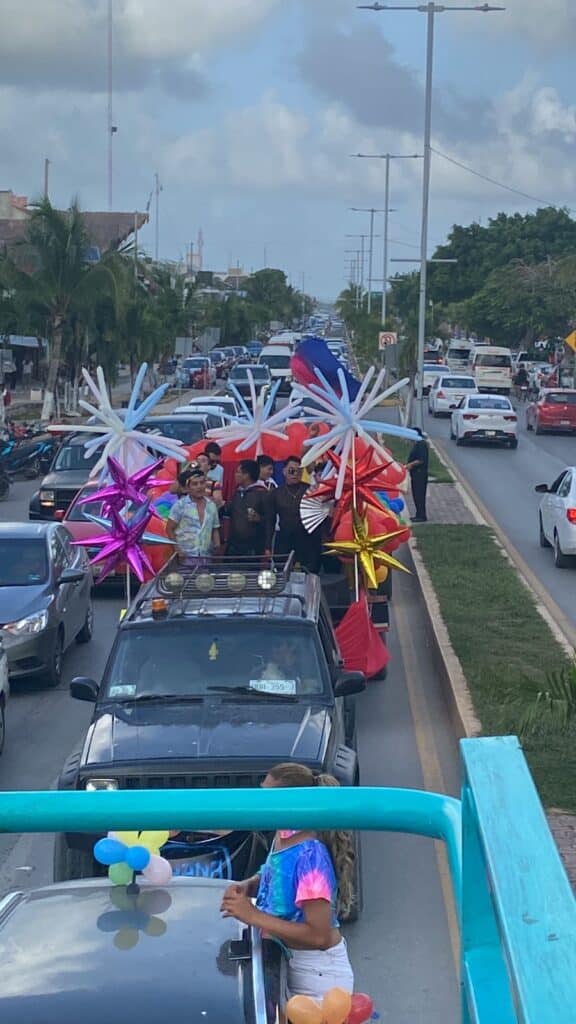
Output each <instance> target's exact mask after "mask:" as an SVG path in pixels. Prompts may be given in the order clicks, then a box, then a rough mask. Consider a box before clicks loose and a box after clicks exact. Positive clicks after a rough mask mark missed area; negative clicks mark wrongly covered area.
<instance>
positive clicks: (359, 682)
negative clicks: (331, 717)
mask: <svg viewBox="0 0 576 1024" xmlns="http://www.w3.org/2000/svg"><path fill="white" fill-rule="evenodd" d="M365 689H366V676H365V675H364V673H363V672H341V673H340V674H339V676H338V678H337V680H336V682H335V684H334V696H335V697H351V696H352V695H353V694H355V693H363V692H364V690H365Z"/></svg>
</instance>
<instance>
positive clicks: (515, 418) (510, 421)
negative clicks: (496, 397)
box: [504, 416, 518, 423]
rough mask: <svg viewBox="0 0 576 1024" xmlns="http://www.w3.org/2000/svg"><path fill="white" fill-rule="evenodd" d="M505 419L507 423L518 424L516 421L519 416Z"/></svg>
mask: <svg viewBox="0 0 576 1024" xmlns="http://www.w3.org/2000/svg"><path fill="white" fill-rule="evenodd" d="M504 419H505V420H506V422H507V423H516V420H517V419H518V417H517V416H505V417H504Z"/></svg>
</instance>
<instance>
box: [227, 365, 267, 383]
mask: <svg viewBox="0 0 576 1024" xmlns="http://www.w3.org/2000/svg"><path fill="white" fill-rule="evenodd" d="M249 370H250V373H251V374H252V376H253V377H254V380H256V381H261V382H265V381H268V380H270V372H269V370H268V367H267V366H236V367H235V368H234V369H233V370H232V373H231V374H230V380H248V371H249Z"/></svg>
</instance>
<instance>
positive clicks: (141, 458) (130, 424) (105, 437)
mask: <svg viewBox="0 0 576 1024" xmlns="http://www.w3.org/2000/svg"><path fill="white" fill-rule="evenodd" d="M147 369H148V364H147V363H143V364H142V366H141V367H140V369H139V371H138V374H137V376H136V380H135V381H134V387H133V389H132V394H131V395H130V400H129V402H128V407H127V409H126V411H125V413H124V412H123V414H122V415H120V413H119V412H118V411H117V410H115V409H113V408H112V403H111V401H110V395H109V393H108V387H107V384H106V379H105V377H104V371H103V369H102V367H101V366H99V367H98V368H97V370H96V379H97V381H98V383H97V384H96V382H95V381H94V380H93V379H92V377H91V376H90V374H89V373H88V370H85V369H83V370H82V376H83V377H84V380H85V381H86V384H87V385H88V387H89V388H90V391H91V392H92V394H93V395H94V397H95V399H96V402H97V403H98V406H97V407H96V406H94V405H91V404H90V402H86V401H84V399H80V402H79V405H81V406H82V408H83V409H85V410H86V412H89V413H90V415H91V416H92V417H93V418H94V419H95V420H97V421H98V422H96V423H86V424H80V425H77V424H74V426H72V425H70V424H63V425H62V426H56V425H54V426H50V427H49V428H48V429H49V430H51V431H58V432H60V431H63V430H69V431H72V432H73V433H75V434H81V433H84V434H94V435H96V436H95V437H94V438H93V439H92V440H91V441H86V442H85V445H84V447H85V449H86V454H85V458H89V457H90V456H91V455H92V454H93V452H95V451H97V449H98V448H100V447H102V448H103V451H102V455H101V456H100V458H99V459H98V462H97V463H96V465H95V466H94V467H93V469H92V471H91V473H90V476H91V477H94V476H97V475H98V473H100V472H101V470H103V469H105V468H106V466H107V465H108V459H109V458H110V456H113V457H114V458H115V459H116V460H117V461H118V462H119V463H120V465H121V466H122V467H123V469H124V470H125V471H126V472H127V473H137V472H138V470H140V469H143V467H144V466H145V465H146V464H147V463H148V462H150V450H153V451H155V452H158V453H159V454H160V455H164V456H167V457H169V458H172V459H177V460H178V461H179V462H185V461H186V455H185V453H184V452H183V451H182V442H181V441H177V440H175V439H173V438H170V437H163V436H162V435H159V434H148V433H146V432H145V431H143V430H138V429H137V428H138V426H139V425H140V424H141V423H142V421H143V420H144V419H146V417H147V416H149V415H150V413H151V411H152V409H153V408H154V407H155V406H156V405H157V404H158V402H159V401H160V400H161V399H162V398H163V396H164V394H165V393H166V390H167V388H168V385H167V384H162V385H161V386H160V387H159V388H156V390H155V391H153V392H152V394H151V395H149V396H148V398H146V399H145V400H144V401H143V402H142V403H141V405H139V406H138V407H136V403H137V401H138V397H139V395H140V391H141V388H142V384H143V382H144V378H145V376H146V371H147Z"/></svg>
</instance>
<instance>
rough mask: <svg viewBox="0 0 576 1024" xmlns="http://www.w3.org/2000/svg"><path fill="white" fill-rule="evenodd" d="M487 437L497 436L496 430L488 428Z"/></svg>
mask: <svg viewBox="0 0 576 1024" xmlns="http://www.w3.org/2000/svg"><path fill="white" fill-rule="evenodd" d="M486 437H496V431H495V430H487V431H486Z"/></svg>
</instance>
